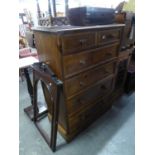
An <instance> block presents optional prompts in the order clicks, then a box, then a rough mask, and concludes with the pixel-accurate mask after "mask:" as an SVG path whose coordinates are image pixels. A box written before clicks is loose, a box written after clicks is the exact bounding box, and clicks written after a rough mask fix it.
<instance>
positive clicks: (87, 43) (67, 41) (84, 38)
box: [61, 32, 95, 54]
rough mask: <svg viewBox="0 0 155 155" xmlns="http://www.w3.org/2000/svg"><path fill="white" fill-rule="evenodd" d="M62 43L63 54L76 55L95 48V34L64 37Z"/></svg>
mask: <svg viewBox="0 0 155 155" xmlns="http://www.w3.org/2000/svg"><path fill="white" fill-rule="evenodd" d="M61 41H62V51H63V54H69V53H75V52H79V51H81V50H84V49H89V48H91V47H93V46H95V33H91V32H89V33H80V34H73V35H63V36H62V38H61Z"/></svg>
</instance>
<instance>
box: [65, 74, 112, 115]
mask: <svg viewBox="0 0 155 155" xmlns="http://www.w3.org/2000/svg"><path fill="white" fill-rule="evenodd" d="M112 82H113V76H112V77H110V78H108V79H106V80H103V81H102V82H101V83H99V84H98V85H96V86H94V87H92V88H90V89H89V90H87V91H86V92H84V93H82V94H80V95H78V96H75V97H74V98H73V99H70V100H68V101H67V109H68V113H69V114H71V115H72V114H75V113H77V112H78V111H80V110H82V109H83V108H84V107H86V106H88V105H90V104H93V103H95V102H96V101H97V100H98V99H99V98H101V97H104V96H106V95H107V94H109V93H110V92H111V90H112Z"/></svg>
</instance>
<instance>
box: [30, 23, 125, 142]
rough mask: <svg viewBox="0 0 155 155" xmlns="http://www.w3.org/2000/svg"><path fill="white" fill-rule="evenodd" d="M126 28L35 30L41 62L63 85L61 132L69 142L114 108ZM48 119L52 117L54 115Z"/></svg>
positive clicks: (66, 27)
mask: <svg viewBox="0 0 155 155" xmlns="http://www.w3.org/2000/svg"><path fill="white" fill-rule="evenodd" d="M123 27H124V24H112V25H100V26H87V27H80V26H63V27H50V28H47V27H38V28H34V29H33V30H34V36H35V41H36V47H37V51H38V55H39V60H40V61H42V62H44V63H46V64H48V66H49V67H50V68H51V69H52V70H53V72H54V73H55V74H56V76H57V77H58V78H59V79H60V80H61V81H62V82H63V88H62V98H61V101H60V109H59V124H58V129H59V131H60V133H61V134H62V136H63V137H64V138H65V139H66V140H67V141H70V140H72V139H73V138H74V137H75V136H76V135H77V134H78V133H79V132H80V131H82V130H83V129H85V128H86V127H87V126H88V125H89V124H91V123H92V122H93V121H94V120H95V119H97V118H98V117H99V116H100V115H101V114H103V113H105V112H106V111H107V110H108V109H109V108H110V107H111V106H112V103H111V100H110V99H111V97H112V92H113V89H114V87H115V83H116V75H117V68H118V63H119V62H120V61H121V59H120V58H119V54H120V48H121V46H120V44H121V37H122V30H123ZM45 95H46V93H45ZM46 101H47V102H49V101H48V99H47V100H46ZM48 116H49V119H50V118H52V115H51V113H48Z"/></svg>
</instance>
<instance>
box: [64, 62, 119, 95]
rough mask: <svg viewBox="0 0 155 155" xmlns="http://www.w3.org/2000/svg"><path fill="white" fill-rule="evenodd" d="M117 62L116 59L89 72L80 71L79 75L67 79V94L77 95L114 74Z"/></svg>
mask: <svg viewBox="0 0 155 155" xmlns="http://www.w3.org/2000/svg"><path fill="white" fill-rule="evenodd" d="M115 64H116V62H115V61H114V62H110V63H106V64H103V65H101V66H99V67H96V68H94V69H91V70H89V71H87V72H84V73H80V74H79V75H77V76H74V77H72V78H70V79H68V80H65V82H64V84H65V93H66V96H67V97H69V96H72V95H75V93H77V92H79V91H81V90H83V89H86V88H87V87H89V86H90V85H92V84H94V83H96V82H99V81H100V80H102V79H103V78H105V77H108V76H109V75H112V74H113V73H114V69H115Z"/></svg>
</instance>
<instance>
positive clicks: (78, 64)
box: [63, 43, 119, 77]
mask: <svg viewBox="0 0 155 155" xmlns="http://www.w3.org/2000/svg"><path fill="white" fill-rule="evenodd" d="M118 45H119V44H118V43H116V44H113V45H110V46H106V47H104V48H100V49H96V50H93V51H90V52H89V51H88V52H81V53H78V54H74V55H67V56H64V57H63V66H64V75H65V77H68V76H69V75H73V74H74V73H78V72H79V71H81V70H84V69H86V68H88V67H91V66H93V65H97V64H99V63H102V62H104V61H106V60H107V61H108V60H111V59H113V58H115V57H116V56H117V51H118Z"/></svg>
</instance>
